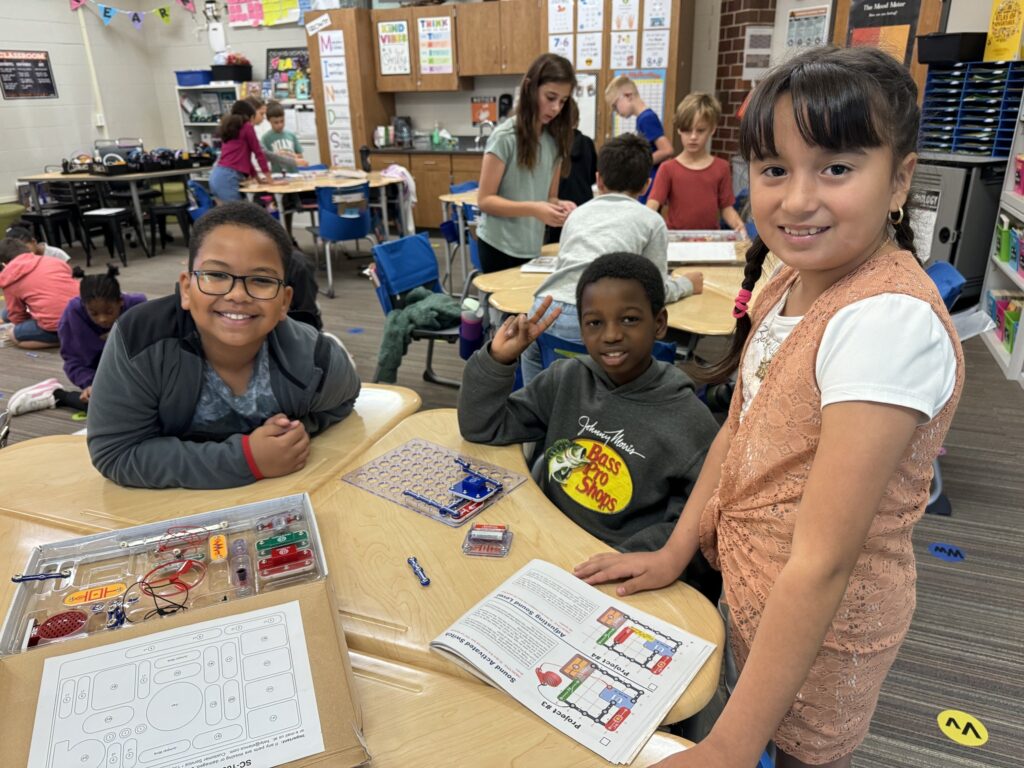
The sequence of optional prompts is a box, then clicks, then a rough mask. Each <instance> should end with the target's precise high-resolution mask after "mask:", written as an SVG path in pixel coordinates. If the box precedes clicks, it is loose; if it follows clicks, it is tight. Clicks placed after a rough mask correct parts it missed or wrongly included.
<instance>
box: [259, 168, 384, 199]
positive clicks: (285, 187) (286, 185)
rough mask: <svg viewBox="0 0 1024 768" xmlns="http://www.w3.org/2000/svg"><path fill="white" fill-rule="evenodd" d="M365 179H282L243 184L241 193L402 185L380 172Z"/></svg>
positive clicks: (321, 176) (346, 177) (329, 177)
mask: <svg viewBox="0 0 1024 768" xmlns="http://www.w3.org/2000/svg"><path fill="white" fill-rule="evenodd" d="M366 176H367V177H366V178H365V179H358V178H353V177H351V176H331V175H330V174H329V173H324V174H321V175H317V176H310V177H308V178H302V179H280V182H283V183H277V184H267V183H264V182H255V181H250V182H247V183H244V184H242V185H241V186H240V187H239V191H240V192H242V193H243V194H250V193H254V192H264V193H268V194H272V195H288V194H292V193H295V192H312V191H313V190H314V189H316V188H317V187H356V186H359V185H360V184H366V183H367V182H369V184H370V187H371V188H373V189H376V188H378V187H386V186H388V185H389V184H401V183H402V180H401V179H396V178H393V177H391V176H381V174H380V172H379V171H373V172H372V173H368V174H367V175H366Z"/></svg>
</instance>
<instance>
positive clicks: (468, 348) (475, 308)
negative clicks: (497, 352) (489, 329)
mask: <svg viewBox="0 0 1024 768" xmlns="http://www.w3.org/2000/svg"><path fill="white" fill-rule="evenodd" d="M483 343H484V313H483V310H481V309H480V302H478V301H477V300H476V299H466V300H465V301H464V302H463V303H462V320H461V321H460V322H459V357H461V358H462V359H463V360H469V358H470V357H471V356H472V355H473V353H474V352H476V351H477V350H478V349H480V347H482V346H483Z"/></svg>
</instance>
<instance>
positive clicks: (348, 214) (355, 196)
mask: <svg viewBox="0 0 1024 768" xmlns="http://www.w3.org/2000/svg"><path fill="white" fill-rule="evenodd" d="M316 199H317V213H318V214H319V218H320V223H319V224H318V225H317V226H315V227H308V228H307V230H308V231H309V232H310V233H311V234H312V235H313V247H314V248H316V249H317V251H319V249H318V248H317V240H318V239H319V240H323V241H324V255H325V257H326V261H327V290H326V291H325V293H326V294H327V297H328V298H331V299H333V298H334V274H333V272H332V271H331V244H332V243H340V242H343V241H345V240H355V241H356V248H357V253H358V241H359V240H363V239H365V240H370V241H371V242H376V240H375V238H374V237H373V235H372V232H373V225H372V223H371V220H370V185H369V184H368V183H364V184H357V185H355V186H351V187H317V188H316Z"/></svg>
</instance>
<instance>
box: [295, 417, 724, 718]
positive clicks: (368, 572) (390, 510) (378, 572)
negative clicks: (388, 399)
mask: <svg viewBox="0 0 1024 768" xmlns="http://www.w3.org/2000/svg"><path fill="white" fill-rule="evenodd" d="M416 437H421V438H427V439H429V440H431V441H433V442H436V443H439V444H441V445H444V446H446V447H449V448H453V449H455V450H457V451H459V452H460V453H464V454H466V455H470V456H473V457H476V458H479V459H481V460H483V461H487V462H490V463H493V464H497V465H500V466H503V467H507V468H509V469H511V470H513V471H515V472H519V473H522V474H524V475H529V471H528V469H527V467H526V463H525V461H524V459H523V454H522V450H521V449H520V446H518V445H512V446H504V447H494V446H484V445H478V444H475V443H468V442H466V441H464V440H462V438H461V437H460V435H459V430H458V425H457V422H456V414H455V411H454V410H451V409H444V410H433V411H425V412H422V413H417V414H413V415H412V416H409V417H408V418H406V419H405V420H403V421H402V423H401V424H399V425H398V426H397V427H396V428H395V429H393V430H392V431H391V432H390V433H389V434H388V435H386V436H385V437H384V438H382V439H381V440H380V441H379V442H377V443H376V444H375V445H374V446H373V447H372V448H371V449H370V450H369V451H367V452H365V453H364V454H363V456H362V457H361V460H360V462H359V464H360V465H361V464H363V463H366V462H367V461H371V460H372V459H374V458H376V457H377V456H379V455H381V454H383V453H386V452H387V451H389V450H391V449H393V448H395V447H397V446H399V445H402V444H404V443H405V442H407V441H408V440H411V439H413V438H416ZM353 466H355V463H353ZM313 507H314V508H315V509H316V512H317V525H318V527H319V529H320V535H321V537H322V539H323V544H324V550H325V552H326V553H327V556H328V562H329V563H330V565H331V578H332V580H333V581H334V586H335V593H336V594H337V595H338V601H339V605H340V609H341V613H342V623H343V624H344V626H345V636H346V640H347V641H348V644H349V647H350V648H352V649H354V650H357V651H360V652H363V653H368V654H371V655H374V656H379V657H382V658H388V659H393V660H395V661H398V662H400V663H403V664H411V665H413V666H416V667H419V668H421V669H427V670H433V671H435V672H440V673H443V674H450V675H453V676H459V677H463V678H466V679H470V680H474V681H475V680H476V678H475V677H472V676H471V675H470V674H469V673H468V672H466V671H464V670H463V669H462V668H461V667H458V666H456V665H455V664H452V663H451V662H449V661H447V660H446V659H444V658H443V657H442V656H440V655H439V654H436V653H433V652H432V651H430V650H429V643H430V641H431V640H433V639H434V638H435V637H437V636H438V635H439V634H440V633H441V632H442V631H443V630H445V629H446V628H447V627H448V626H449V625H450V624H452V622H454V621H455V620H456V619H457V618H458V617H459V616H461V615H462V614H463V613H465V612H466V611H467V610H469V609H470V608H471V607H473V605H475V604H476V603H477V602H479V601H480V600H481V599H483V598H484V597H485V596H486V595H487V594H488V593H489V592H491V591H492V590H493V589H495V588H497V587H498V586H499V585H500V584H501V583H502V582H503V581H504V580H505V579H507V578H508V577H509V576H511V575H512V574H513V573H514V572H515V571H517V570H518V569H519V568H521V567H522V566H523V565H525V564H526V563H528V562H529V561H530V560H532V559H534V558H540V559H542V560H547V561H549V562H551V563H554V564H555V565H558V566H560V567H562V568H566V569H569V570H571V569H572V567H573V565H575V564H577V563H580V562H582V561H583V560H585V559H586V558H587V557H589V556H590V555H592V554H594V553H596V552H606V551H609V548H608V546H607V545H605V544H604V543H602V542H600V541H598V540H597V539H595V538H593V537H592V536H590V535H589V534H587V533H586V532H584V531H583V530H582V529H581V528H579V527H578V526H576V525H575V524H574V523H573V522H572V521H571V520H569V518H568V517H566V516H565V515H563V514H562V513H561V512H560V511H558V510H557V509H556V508H555V507H554V505H552V504H551V502H550V501H548V499H547V498H546V497H545V496H544V493H543V492H542V491H541V490H540V488H539V487H538V486H537V485H536V484H535V483H534V482H533V481H532V480H531V479H529V478H528V479H527V481H526V482H525V483H523V485H521V486H519V487H518V488H517V489H516V490H514V491H513V492H512V493H510V494H509V495H508V496H507V497H506V498H504V499H502V500H500V501H499V502H497V503H496V504H494V505H493V506H491V507H489V508H488V509H487V510H486V511H485V512H483V513H482V514H481V515H480V516H479V518H478V520H479V521H482V522H489V523H506V524H508V525H509V526H510V527H511V528H512V531H513V533H514V535H515V539H514V541H513V545H512V551H511V552H510V553H509V555H508V556H507V557H504V558H483V557H466V556H464V555H463V554H462V551H461V544H462V539H463V537H464V536H465V534H466V530H465V528H450V527H448V526H446V525H444V524H442V523H439V522H437V521H435V520H432V519H430V518H428V517H426V516H424V515H419V514H417V513H415V512H413V511H411V510H409V509H406V508H405V507H402V506H399V505H397V504H395V503H393V502H391V501H388V500H386V499H383V498H380V497H378V496H375V495H373V494H372V493H369V492H368V491H365V490H362V489H361V488H357V487H356V486H354V485H351V484H349V483H346V482H343V481H341V480H334V481H331V482H327V483H324V484H323V485H321V486H320V487H319V488H318V489H317V491H316V492H315V493H314V494H313ZM413 555H414V556H416V557H417V558H418V559H419V561H420V563H421V564H422V565H423V568H424V570H425V571H426V573H427V575H428V576H430V578H431V582H430V586H429V587H428V588H424V587H421V586H420V584H419V581H417V580H416V579H415V578H414V577H413V574H412V572H411V571H410V570H409V566H408V564H407V563H406V558H407V557H409V556H413ZM601 589H602V590H603V591H605V592H607V593H608V594H614V591H613V590H614V585H605V586H604V587H602V588H601ZM624 599H625V601H626V602H627V603H629V604H630V605H632V606H635V607H636V608H638V609H640V610H643V611H647V612H648V613H651V614H653V615H655V616H658V617H659V618H662V619H664V620H665V621H669V622H671V623H673V624H675V625H677V626H679V627H681V628H683V629H685V630H686V631H688V632H691V633H693V634H695V635H697V636H699V637H702V638H705V639H707V640H709V641H711V642H713V643H716V644H717V646H718V647H717V648H716V650H715V652H714V653H713V654H712V656H711V658H710V659H709V660H708V662H707V663H705V665H704V667H703V668H702V669H701V671H700V672H699V673H698V674H697V677H696V678H695V679H694V681H693V682H692V683H691V684H690V686H689V687H688V688H687V690H686V691H685V692H684V693H683V695H682V697H681V698H680V699H679V701H678V702H677V703H676V705H675V706H674V707H673V709H672V711H671V713H670V715H669V717H668V718H667V719H668V721H669V722H675V721H678V720H681V719H683V718H685V717H689V716H690V715H692V714H694V713H696V712H698V711H700V709H701V708H703V707H704V705H705V704H707V702H708V701H709V700H710V699H711V697H712V695H713V694H714V692H715V690H716V688H717V686H718V673H719V667H720V665H721V659H722V643H723V641H724V628H723V626H722V619H721V617H720V616H719V614H718V611H717V610H716V609H715V608H714V606H712V605H711V603H709V602H708V601H707V600H706V599H705V598H704V597H703V596H702V595H701V594H700V593H698V592H697V591H696V590H694V589H691V588H690V587H688V586H686V585H685V584H683V583H682V582H676V583H675V584H673V585H672V586H670V587H666V588H665V589H661V590H657V591H655V592H644V593H641V594H639V595H633V596H631V597H628V598H624Z"/></svg>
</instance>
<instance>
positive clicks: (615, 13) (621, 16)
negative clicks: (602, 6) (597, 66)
mask: <svg viewBox="0 0 1024 768" xmlns="http://www.w3.org/2000/svg"><path fill="white" fill-rule="evenodd" d="M639 4H640V0H612V29H613V30H615V31H624V30H627V29H637V26H638V25H637V22H638V21H639V19H638V16H639V7H638V6H639ZM612 66H614V64H613V65H612Z"/></svg>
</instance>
